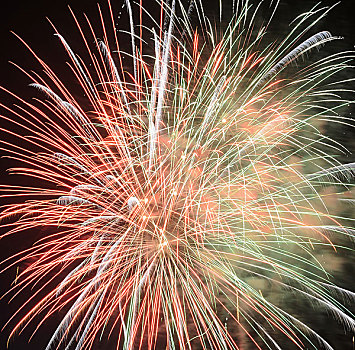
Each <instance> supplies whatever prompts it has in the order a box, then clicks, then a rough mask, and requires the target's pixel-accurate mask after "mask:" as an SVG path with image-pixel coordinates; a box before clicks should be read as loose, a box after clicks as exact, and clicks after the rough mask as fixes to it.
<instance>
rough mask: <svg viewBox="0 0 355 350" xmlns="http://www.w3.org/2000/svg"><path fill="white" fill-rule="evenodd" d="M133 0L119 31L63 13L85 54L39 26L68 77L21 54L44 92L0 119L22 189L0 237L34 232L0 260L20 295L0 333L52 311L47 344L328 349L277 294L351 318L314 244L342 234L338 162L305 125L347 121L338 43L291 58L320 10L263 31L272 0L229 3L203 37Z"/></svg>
mask: <svg viewBox="0 0 355 350" xmlns="http://www.w3.org/2000/svg"><path fill="white" fill-rule="evenodd" d="M143 5H144V4H142V3H140V4H135V5H133V3H131V2H130V1H129V0H126V1H125V7H126V9H127V13H128V19H129V21H128V29H127V30H126V31H125V32H121V33H118V32H117V30H116V27H115V24H114V23H115V14H114V12H113V10H112V8H111V5H110V3H108V7H107V12H108V13H109V15H108V16H106V19H105V16H104V15H103V12H102V11H101V10H100V11H99V13H100V18H101V19H102V24H101V27H100V28H97V29H95V26H93V25H91V23H90V21H89V20H87V25H86V26H83V25H81V24H80V23H79V21H77V20H76V17H75V16H74V19H75V21H76V24H77V26H78V29H79V32H80V33H81V35H82V39H83V43H84V47H85V48H86V49H87V54H86V56H87V58H86V59H82V58H81V57H80V56H78V55H77V54H76V53H75V48H74V47H71V45H70V38H69V40H67V39H66V38H64V37H63V36H61V35H60V34H59V32H56V35H57V37H58V39H59V41H60V42H61V43H62V45H63V47H64V48H65V50H66V52H67V54H68V57H69V59H70V63H69V64H70V68H71V70H72V73H73V75H74V76H75V79H76V82H77V83H76V84H72V87H71V88H70V89H69V86H66V85H65V82H63V81H62V80H60V78H59V77H58V76H57V75H56V74H55V72H53V71H52V70H51V69H50V67H49V66H48V65H47V64H46V63H44V61H42V60H41V59H40V58H39V57H37V56H36V58H37V59H38V61H39V62H40V64H41V65H42V67H43V73H44V74H43V75H42V76H41V75H38V74H34V73H26V74H28V76H29V77H30V78H31V80H32V81H33V83H32V86H34V87H35V88H36V89H38V90H39V91H40V93H41V94H42V95H43V96H45V98H42V100H40V101H37V102H34V103H29V102H26V101H24V100H21V99H19V100H20V102H21V106H20V107H18V108H17V109H16V108H13V109H10V108H7V109H8V111H9V113H8V116H3V117H2V118H3V119H4V120H7V121H9V122H13V123H15V125H16V130H19V129H21V132H18V133H17V132H16V133H14V132H13V134H14V136H15V137H16V136H18V137H19V140H20V139H22V142H18V143H13V142H11V143H10V142H8V143H6V142H5V141H4V142H3V146H2V148H3V149H5V150H6V152H7V153H8V154H11V157H13V158H15V159H16V160H17V161H19V162H20V165H19V167H17V168H16V169H13V170H12V171H13V172H14V173H16V174H21V175H25V176H28V177H31V178H35V179H36V180H34V181H35V182H36V183H37V184H38V185H36V186H31V187H25V186H22V185H19V186H13V187H11V188H7V189H6V194H4V196H8V195H9V193H10V194H11V196H14V198H15V199H16V203H17V204H11V205H8V206H6V207H5V208H4V210H3V213H2V217H1V218H2V223H3V226H7V227H9V228H8V232H7V233H6V234H5V235H11V234H14V233H18V232H22V234H26V233H27V232H30V231H29V230H31V229H35V230H37V231H40V232H42V233H43V234H42V235H41V237H40V239H39V240H38V241H37V243H36V244H35V245H34V246H32V247H30V248H28V249H27V250H26V251H22V252H20V253H19V254H17V255H16V256H14V257H12V258H11V259H9V260H8V261H6V262H5V263H6V266H7V267H6V268H10V267H12V266H18V265H20V267H21V269H20V273H19V275H18V276H17V277H16V281H15V282H16V283H15V284H14V286H12V287H11V289H10V290H9V291H8V293H10V294H11V293H16V294H17V293H19V292H25V291H28V290H29V288H32V292H31V295H30V296H29V297H28V301H27V302H26V303H25V305H24V306H23V307H22V308H20V309H19V310H18V312H16V313H15V314H14V315H13V318H14V319H16V320H17V321H16V322H17V324H16V326H15V327H14V329H13V331H12V333H11V336H13V335H14V334H16V333H17V332H20V331H22V330H23V329H24V328H25V327H27V326H28V325H29V324H33V323H34V322H36V323H37V325H36V329H35V332H36V331H37V330H38V329H39V328H40V327H43V325H44V324H45V323H46V322H47V321H48V320H49V319H51V318H54V315H55V314H60V315H61V320H60V321H59V323H58V325H57V328H56V330H55V331H54V333H53V335H52V336H51V338H50V340H49V342H48V345H47V348H46V349H47V350H49V349H52V348H57V349H59V348H60V349H90V348H95V346H96V345H95V344H97V343H96V342H97V341H98V339H101V342H105V339H108V338H114V339H115V343H116V344H117V348H119V349H155V348H157V349H162V348H168V349H242V348H246V347H247V346H248V345H247V344H249V348H258V349H260V348H268V349H280V348H281V346H283V345H282V344H283V343H284V342H285V341H288V342H289V344H293V345H292V346H296V347H299V348H304V347H305V346H312V345H313V346H314V347H315V348H317V347H318V346H324V347H325V348H329V349H332V347H331V345H330V344H328V343H327V341H326V340H325V339H323V338H322V337H321V335H319V334H318V333H317V332H316V331H314V330H312V328H311V326H310V325H308V324H307V322H306V321H305V320H304V319H302V317H299V316H297V314H295V313H292V310H289V309H287V307H285V305H283V304H282V302H280V300H277V298H276V297H275V295H276V296H277V295H280V292H281V293H284V295H287V296H288V297H292V298H299V299H298V300H303V299H305V300H308V301H309V302H311V303H312V304H316V305H318V307H320V308H321V309H326V310H328V311H329V312H331V313H333V314H334V315H335V317H336V318H337V319H339V320H340V321H342V322H343V324H344V325H345V326H346V327H347V328H348V329H349V330H351V331H353V330H354V328H355V321H354V317H353V315H352V314H351V313H350V311H349V310H347V309H346V307H345V306H343V305H342V304H341V303H340V302H339V301H338V299H342V298H348V299H349V298H350V299H352V298H353V296H354V294H353V293H352V292H351V291H347V290H345V289H342V288H341V287H338V286H336V285H335V284H333V283H332V282H331V281H330V279H329V275H328V273H327V272H326V269H325V268H326V266H323V264H322V263H321V262H320V261H319V255H318V253H319V251H320V249H322V250H326V251H331V250H333V251H334V252H336V251H337V250H338V249H339V248H340V247H339V245H340V243H339V242H343V238H345V239H349V238H351V237H352V236H353V234H354V231H353V230H352V228H351V227H352V221H351V218H344V217H341V215H340V213H339V210H338V209H337V206H338V205H340V203H344V205H349V204H351V203H353V199H352V197H351V181H352V176H353V175H354V167H355V164H354V163H350V164H342V163H340V162H339V161H338V160H337V158H336V156H335V155H336V154H338V153H339V152H341V151H343V148H342V146H341V145H340V144H338V143H336V142H335V141H332V140H331V139H329V137H327V136H326V135H324V134H322V133H321V130H322V129H324V127H325V124H327V125H328V124H329V123H332V122H333V123H345V124H347V123H349V121H348V120H347V119H346V118H345V117H341V116H340V115H339V113H338V111H339V110H340V109H341V108H342V107H343V106H344V105H346V104H348V103H349V100H348V99H347V98H345V97H344V96H346V93H348V92H351V91H350V89H348V90H346V89H345V88H344V86H343V85H342V84H344V82H342V81H339V78H337V77H338V76H339V73H340V72H343V71H347V70H348V69H349V65H350V63H349V62H351V60H352V58H353V53H352V52H345V53H335V54H333V55H330V56H329V55H328V56H326V57H322V58H319V59H315V60H313V61H312V62H311V63H309V64H307V65H306V64H302V60H301V58H303V57H305V56H307V55H308V56H310V57H312V55H313V54H314V53H315V55H316V57H317V50H318V49H321V48H322V47H323V46H324V45H330V42H333V41H336V40H338V39H339V38H338V37H335V36H333V35H332V34H331V33H329V32H328V31H321V32H318V33H317V32H312V30H313V27H314V25H315V24H316V23H317V22H318V21H319V20H320V19H321V18H323V17H324V16H325V15H326V13H327V12H328V9H326V8H321V7H319V6H318V7H314V8H313V9H311V10H310V11H309V12H306V13H304V14H302V15H299V16H298V17H297V18H296V19H295V20H294V22H293V23H292V27H290V33H289V34H288V35H287V36H286V38H283V39H282V40H274V41H268V40H269V34H268V28H269V25H270V23H272V18H273V16H274V15H275V12H276V11H277V6H276V5H272V4H271V5H272V6H271V7H270V8H269V7H268V6H267V7H266V9H267V8H269V11H270V16H269V17H268V18H267V19H265V18H263V19H262V20H261V19H260V14H259V12H261V11H262V10H263V11H264V10H265V8H263V7H262V6H261V7H260V6H258V4H255V5H253V4H251V3H250V2H249V1H239V2H238V3H236V4H235V6H233V10H232V11H231V12H232V13H233V15H232V19H231V21H230V22H229V24H226V25H225V24H224V23H220V27H221V28H224V30H220V31H216V30H215V29H214V27H215V26H214V24H213V21H212V20H209V19H208V18H207V16H206V15H205V13H204V9H203V7H202V5H201V3H200V2H198V1H191V2H190V4H187V6H186V7H184V6H183V5H182V4H181V3H180V2H177V1H176V0H171V1H162V2H158V4H157V5H159V9H160V15H158V16H155V15H151V14H150V13H148V11H147V10H146V8H145V7H144V6H143ZM145 20H146V21H147V22H149V23H151V24H152V26H149V25H146V23H147V22H145ZM215 20H216V21H217V23H218V20H217V19H215ZM195 22H196V23H195ZM197 23H198V25H197ZM99 37H101V38H102V39H100V40H99V39H98V38H99ZM127 38H129V40H127ZM125 42H129V46H128V47H126V45H125ZM92 43H93V44H92ZM127 62H130V63H129V64H128V63H127ZM296 63H298V64H300V67H297V66H296V65H295V64H296ZM295 67H296V68H297V69H295ZM340 80H341V79H340ZM74 90H75V91H74ZM82 95H84V97H85V98H84V99H83V98H82V97H80V98H79V97H78V96H82ZM9 115H11V116H9ZM23 143H25V144H26V146H23ZM332 155H333V156H332ZM21 198H26V199H27V200H26V201H23V202H22V201H20V199H21ZM334 202H335V204H334ZM344 241H345V240H344ZM28 310H29V311H28ZM280 339H281V340H280ZM305 344H306V345H305ZM288 348H291V345H289V347H288Z"/></svg>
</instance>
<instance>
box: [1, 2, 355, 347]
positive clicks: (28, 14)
mask: <svg viewBox="0 0 355 350" xmlns="http://www.w3.org/2000/svg"><path fill="white" fill-rule="evenodd" d="M152 1H153V0H145V1H144V3H145V4H146V6H150V5H149V3H150V2H152ZM225 1H226V2H227V0H225ZM97 2H100V3H101V4H106V0H103V1H98V0H32V1H29V0H17V1H16V0H9V1H6V3H2V4H1V7H0V85H1V86H4V87H6V88H8V89H10V90H12V91H15V92H16V93H18V94H19V95H20V96H23V97H25V96H27V98H28V99H30V98H31V97H32V96H33V95H34V92H33V89H31V88H29V87H28V86H27V85H28V83H29V80H28V78H26V77H25V76H24V74H22V73H20V72H19V71H18V70H17V69H16V68H15V67H13V66H12V65H10V64H9V63H8V62H9V61H14V62H16V63H18V64H19V65H20V66H23V67H24V68H26V69H28V70H30V69H32V68H34V69H35V70H36V71H37V72H38V71H40V68H39V65H38V64H37V63H36V62H35V60H34V59H33V58H32V57H31V54H30V53H29V52H28V51H27V50H26V48H24V46H23V45H22V44H21V43H20V41H19V40H18V39H17V38H16V37H15V36H14V35H13V34H11V33H10V31H14V32H16V33H17V34H19V35H20V36H21V37H22V38H23V39H24V40H25V41H27V42H28V43H29V44H30V46H31V47H32V48H33V49H34V50H35V51H36V52H37V53H38V54H39V55H40V56H41V57H42V58H43V59H44V60H45V61H46V62H47V63H49V64H50V65H51V66H52V67H54V69H55V70H59V71H61V70H62V69H63V65H64V62H65V61H66V60H67V56H66V55H65V52H64V50H63V48H62V47H61V45H60V43H59V40H58V39H57V38H55V37H54V36H53V29H52V28H51V26H50V24H49V23H48V21H47V20H46V17H48V18H50V19H51V20H53V22H54V24H55V25H56V26H57V28H58V29H59V31H60V32H61V33H62V34H63V35H64V36H65V37H66V38H69V39H70V40H75V38H78V36H77V31H76V29H75V24H74V23H73V20H72V17H71V15H70V13H69V10H68V7H67V5H70V6H71V7H72V9H73V10H74V12H75V13H76V14H78V15H79V17H80V14H81V13H82V12H86V13H87V14H88V15H89V17H90V18H93V19H94V20H95V19H96V20H97V10H96V3H97ZM281 2H282V5H281V6H280V13H281V14H283V15H284V20H283V21H280V28H285V26H286V25H287V18H292V17H294V16H295V15H296V14H299V13H301V12H302V10H306V9H309V8H310V7H311V5H312V4H314V3H316V2H317V1H313V0H282V1H281ZM334 2H335V1H326V2H325V3H326V4H330V3H334ZM112 3H118V4H119V6H116V9H117V8H120V4H121V3H122V0H118V1H117V2H116V0H112ZM212 3H217V1H215V0H209V1H208V2H207V1H206V4H207V7H208V9H209V11H210V12H211V11H213V9H214V7H213V4H212ZM352 3H353V0H345V1H343V2H342V3H341V4H340V5H338V6H337V8H336V9H334V10H333V11H332V13H330V14H329V16H328V18H327V19H326V20H323V21H322V22H321V24H320V25H319V29H320V30H330V31H331V32H332V34H334V35H340V36H343V37H344V38H345V39H344V42H343V43H342V44H341V45H342V47H343V48H344V49H352V48H354V45H355V21H354V11H353V7H354V5H353V4H352ZM280 30H282V29H280ZM280 34H281V35H282V33H280ZM80 45H81V44H80ZM0 101H1V103H5V104H7V105H9V104H10V105H11V103H12V102H13V101H12V100H11V98H9V97H8V96H7V95H5V94H3V93H0ZM1 112H3V111H1ZM0 123H2V122H1V121H0ZM0 126H3V125H1V124H0ZM2 135H3V134H2ZM353 136H354V134H348V135H346V137H347V138H348V137H352V138H353ZM2 137H6V136H2ZM9 164H10V165H11V163H9V162H8V161H7V160H1V159H0V181H1V182H2V183H6V182H9V181H10V180H9V179H8V177H7V175H6V173H5V168H7V167H8V166H9ZM26 244H28V242H26V240H23V239H22V238H20V237H17V238H16V240H15V239H5V240H3V241H1V242H0V247H1V248H0V251H1V255H2V257H6V256H9V255H10V254H12V253H14V252H15V251H18V249H21V248H23V247H24V246H26ZM13 278H14V269H12V270H11V271H10V272H8V273H5V274H3V275H2V276H0V281H1V282H0V292H1V293H2V292H4V291H5V290H6V289H7V288H8V286H9V283H10V281H12V280H13ZM5 300H6V299H5ZM17 305H18V304H17V303H16V302H15V303H14V304H11V305H10V306H7V303H6V302H4V301H1V302H0V314H1V317H0V318H1V320H0V324H1V325H2V324H4V321H5V320H6V319H7V318H8V317H9V315H11V314H12V312H14V310H16V308H17ZM51 326H53V325H52V324H50V323H49V329H48V330H47V329H46V328H44V329H43V330H42V331H40V333H39V336H37V337H35V338H34V340H33V342H32V343H30V344H27V340H26V339H27V338H28V334H29V333H28V332H25V335H24V336H20V337H19V338H18V339H16V340H15V341H14V342H13V343H12V345H11V346H10V349H12V350H28V349H38V350H39V349H42V347H43V345H44V344H45V343H46V340H47V339H48V337H49V335H50V332H51ZM324 326H325V327H326V326H327V325H324ZM8 331H9V329H6V330H5V331H3V332H2V333H1V334H0V350H4V349H5V344H6V338H7V335H8ZM350 349H351V348H350V347H349V348H345V347H341V348H340V347H339V350H350Z"/></svg>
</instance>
